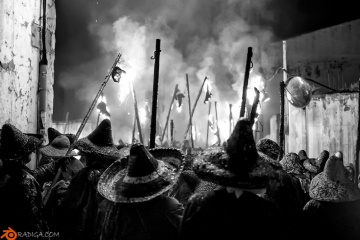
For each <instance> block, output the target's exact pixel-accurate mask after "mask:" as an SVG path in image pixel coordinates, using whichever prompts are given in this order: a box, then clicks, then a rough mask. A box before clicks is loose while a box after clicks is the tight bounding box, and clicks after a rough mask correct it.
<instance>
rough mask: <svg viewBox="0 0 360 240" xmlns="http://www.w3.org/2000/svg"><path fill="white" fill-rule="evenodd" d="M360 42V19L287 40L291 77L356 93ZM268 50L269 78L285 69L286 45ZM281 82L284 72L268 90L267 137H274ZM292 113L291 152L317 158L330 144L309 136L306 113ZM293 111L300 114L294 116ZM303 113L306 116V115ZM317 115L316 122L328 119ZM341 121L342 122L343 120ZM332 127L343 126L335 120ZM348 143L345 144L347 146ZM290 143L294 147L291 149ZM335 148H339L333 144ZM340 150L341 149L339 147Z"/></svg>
mask: <svg viewBox="0 0 360 240" xmlns="http://www.w3.org/2000/svg"><path fill="white" fill-rule="evenodd" d="M359 39H360V19H359V20H355V21H350V22H347V23H344V24H340V25H336V26H333V27H329V28H326V29H322V30H319V31H315V32H312V33H308V34H304V35H300V36H298V37H295V38H291V39H287V40H286V44H287V57H286V60H287V69H288V72H289V74H291V75H300V76H302V77H307V78H310V79H313V80H315V81H317V82H319V83H322V84H324V85H326V86H329V87H331V88H334V89H335V90H342V89H350V90H353V88H352V87H350V86H352V84H355V83H357V82H358V79H359V78H360V42H359ZM265 51H266V52H267V53H268V54H269V59H268V61H270V62H271V65H272V70H271V71H270V72H268V73H267V74H266V75H267V76H272V74H274V73H275V72H276V70H277V69H278V68H279V67H282V54H283V53H282V42H277V43H274V44H272V45H269V46H265ZM280 81H282V71H278V74H276V75H275V77H274V78H273V79H272V80H271V81H269V82H268V84H267V89H266V90H267V92H268V94H269V95H270V97H271V100H270V101H269V102H267V103H266V106H265V107H264V108H263V109H264V111H263V112H262V114H263V119H264V123H263V125H264V134H265V135H266V134H270V135H271V134H272V133H271V130H270V129H271V128H270V119H271V117H272V116H273V115H275V114H279V113H280V96H279V83H280ZM311 84H312V85H313V86H314V87H319V86H318V85H316V84H313V83H311ZM285 101H287V100H285ZM289 111H290V113H289V115H288V116H285V119H288V121H285V124H286V123H287V122H288V124H287V126H285V132H286V134H289V136H286V137H285V142H286V145H287V147H288V149H289V151H293V152H298V151H300V150H301V149H306V148H308V150H309V151H311V156H313V157H315V156H314V155H317V154H318V152H319V151H321V150H323V149H325V147H326V145H322V144H320V143H318V142H316V141H320V140H321V139H320V138H317V137H316V136H315V137H316V138H314V139H312V140H311V139H307V138H306V137H305V136H308V134H309V129H307V128H306V126H308V125H306V122H305V120H304V119H305V118H304V117H305V115H304V114H305V112H301V111H300V110H297V109H294V108H292V107H290V108H289ZM292 111H300V112H298V113H295V112H293V113H292ZM302 114H303V115H304V116H302ZM308 114H310V113H308ZM313 114H316V117H315V119H313V120H314V121H321V120H322V118H323V117H325V116H323V112H313ZM307 117H309V116H307ZM337 120H338V121H340V119H337ZM355 122H356V121H355ZM318 124H319V123H318ZM331 124H340V123H337V122H336V121H332V122H331ZM353 124H355V123H353ZM308 127H309V126H308ZM287 129H288V130H287ZM313 130H318V129H313ZM306 131H307V132H306ZM329 131H330V130H329ZM340 133H341V134H347V133H346V132H343V131H342V132H339V131H337V132H335V131H334V132H333V134H340ZM355 133H356V131H355ZM343 137H344V136H340V135H338V136H336V137H335V138H338V139H340V138H343ZM277 141H278V140H277ZM309 141H310V142H311V146H307V144H309ZM344 141H345V140H344ZM344 141H343V142H342V143H344ZM289 144H290V145H291V146H289ZM295 146H297V148H295ZM331 146H335V145H334V144H333V145H331ZM336 146H338V145H336ZM315 147H319V148H320V149H315ZM321 148H323V149H321ZM332 150H333V148H332ZM337 150H341V149H340V148H339V149H337ZM354 150H355V149H354ZM343 151H345V150H343ZM286 152H288V151H286Z"/></svg>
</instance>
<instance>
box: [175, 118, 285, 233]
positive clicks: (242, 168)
mask: <svg viewBox="0 0 360 240" xmlns="http://www.w3.org/2000/svg"><path fill="white" fill-rule="evenodd" d="M227 143H228V144H227V148H226V149H223V148H222V147H218V149H216V148H211V149H208V150H205V151H203V152H202V153H201V154H200V156H198V157H196V158H195V159H194V163H193V170H194V172H195V173H196V174H197V175H198V176H199V177H200V178H202V179H204V180H207V181H211V182H214V183H216V184H218V185H220V186H221V188H220V189H216V190H213V191H209V192H204V193H200V194H196V195H194V196H192V197H191V198H190V200H189V202H188V204H187V205H186V207H185V211H184V214H183V218H182V222H181V225H180V230H179V235H180V239H181V240H182V239H184V240H185V239H242V238H243V239H284V235H283V232H282V231H279V230H278V229H279V226H280V225H282V219H281V218H280V212H279V209H278V207H277V206H276V204H274V203H272V202H270V201H267V200H265V199H264V198H263V197H260V196H262V195H263V194H264V193H265V191H266V187H267V185H268V181H269V176H270V175H272V174H273V173H274V168H273V167H272V166H271V165H269V164H268V163H266V162H265V160H264V159H263V157H261V156H260V155H259V154H258V151H257V150H256V146H255V141H254V137H253V131H252V124H251V123H250V121H249V120H248V119H246V118H241V119H240V120H239V121H238V122H237V124H236V126H235V128H234V131H233V132H232V134H231V136H230V138H229V139H228V141H227Z"/></svg>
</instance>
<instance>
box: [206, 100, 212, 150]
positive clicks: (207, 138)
mask: <svg viewBox="0 0 360 240" xmlns="http://www.w3.org/2000/svg"><path fill="white" fill-rule="evenodd" d="M210 113H211V102H210V101H209V112H208V121H207V129H206V148H208V147H209V144H208V143H209V128H210Z"/></svg>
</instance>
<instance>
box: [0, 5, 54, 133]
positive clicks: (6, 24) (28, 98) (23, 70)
mask: <svg viewBox="0 0 360 240" xmlns="http://www.w3.org/2000/svg"><path fill="white" fill-rule="evenodd" d="M42 4H43V3H42V1H28V0H17V1H0V62H1V66H0V112H1V114H0V124H1V125H2V124H4V123H5V122H10V123H12V124H14V125H15V126H16V127H18V128H19V129H20V130H21V131H23V132H27V133H36V132H38V110H37V109H38V97H39V94H38V82H39V62H40V60H41V58H42V50H41V49H42V43H41V31H42V22H43V20H42V16H43V7H42ZM55 27H56V11H55V0H47V4H46V29H47V34H46V50H47V60H48V65H47V91H46V92H47V94H46V95H47V96H46V102H47V106H46V123H45V127H46V128H48V127H50V126H51V121H52V113H53V98H54V92H53V83H54V60H55Z"/></svg>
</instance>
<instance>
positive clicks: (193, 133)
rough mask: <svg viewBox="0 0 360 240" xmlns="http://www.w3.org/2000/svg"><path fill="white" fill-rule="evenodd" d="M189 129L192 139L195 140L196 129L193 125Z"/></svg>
mask: <svg viewBox="0 0 360 240" xmlns="http://www.w3.org/2000/svg"><path fill="white" fill-rule="evenodd" d="M191 131H192V135H193V139H194V140H196V129H195V126H194V125H193V126H192V127H191Z"/></svg>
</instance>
